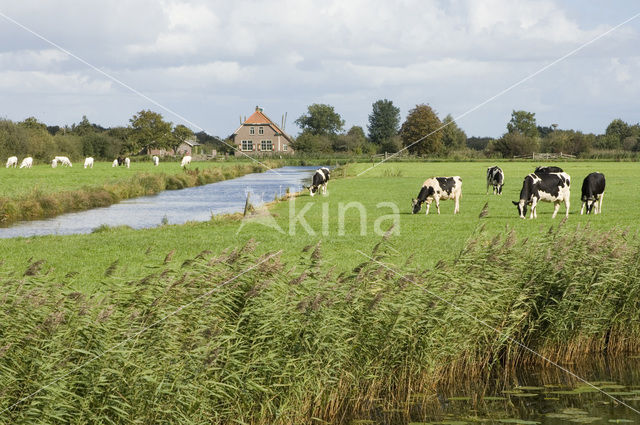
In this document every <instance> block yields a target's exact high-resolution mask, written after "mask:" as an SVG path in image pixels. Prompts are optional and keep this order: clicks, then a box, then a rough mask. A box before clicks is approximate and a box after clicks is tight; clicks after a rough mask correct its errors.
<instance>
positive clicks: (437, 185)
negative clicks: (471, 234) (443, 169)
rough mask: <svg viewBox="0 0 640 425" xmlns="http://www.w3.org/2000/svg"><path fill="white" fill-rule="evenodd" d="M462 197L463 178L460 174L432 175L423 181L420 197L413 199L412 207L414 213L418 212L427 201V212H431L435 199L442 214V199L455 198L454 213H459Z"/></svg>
mask: <svg viewBox="0 0 640 425" xmlns="http://www.w3.org/2000/svg"><path fill="white" fill-rule="evenodd" d="M460 198H462V179H461V178H460V177H459V176H454V177H432V178H430V179H427V180H426V181H425V182H424V183H422V188H421V189H420V193H418V197H417V198H416V199H412V200H411V208H412V210H413V213H414V214H418V213H419V212H420V209H421V208H422V204H423V203H425V202H426V204H427V212H426V214H429V207H430V206H431V202H433V201H434V200H435V201H436V208H437V209H438V214H440V200H441V199H442V200H445V199H453V200H454V201H455V202H456V206H455V208H454V210H453V213H454V214H457V213H459V212H460Z"/></svg>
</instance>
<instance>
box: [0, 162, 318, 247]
mask: <svg viewBox="0 0 640 425" xmlns="http://www.w3.org/2000/svg"><path fill="white" fill-rule="evenodd" d="M317 168H318V167H317V166H314V167H282V168H278V169H276V170H274V171H272V170H269V171H266V172H264V173H255V174H247V175H245V176H243V177H239V178H237V179H232V180H225V181H222V182H218V183H211V184H208V185H204V186H198V187H191V188H188V189H181V190H167V191H164V192H161V193H159V194H157V195H153V196H144V197H140V198H134V199H127V200H125V201H122V202H120V203H118V204H114V205H111V206H109V207H106V208H95V209H92V210H87V211H82V212H77V213H70V214H63V215H60V216H57V217H54V218H50V219H46V220H34V221H25V222H20V223H17V224H15V225H13V226H10V227H7V228H1V229H0V238H13V237H19V236H34V235H52V234H56V235H69V234H75V233H91V231H92V230H93V229H95V228H96V227H99V226H100V225H103V224H106V225H108V226H121V225H126V226H130V227H132V228H134V229H142V228H149V227H156V226H159V225H160V224H162V223H169V224H183V223H186V222H187V221H208V220H210V219H211V216H212V215H214V214H227V213H234V212H242V211H243V209H244V205H245V201H246V198H247V193H251V195H250V196H251V198H250V199H251V203H252V204H253V205H254V206H259V205H261V204H262V203H264V202H270V201H272V200H273V199H274V197H275V195H276V194H277V195H278V196H282V195H284V194H285V193H286V190H287V188H288V189H289V190H290V191H291V192H297V191H300V190H302V188H303V184H308V180H309V179H310V177H311V175H312V173H313V171H315V170H316V169H317Z"/></svg>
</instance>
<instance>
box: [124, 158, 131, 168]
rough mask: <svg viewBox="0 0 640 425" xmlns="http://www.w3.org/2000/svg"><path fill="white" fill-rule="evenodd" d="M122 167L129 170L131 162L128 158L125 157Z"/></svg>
mask: <svg viewBox="0 0 640 425" xmlns="http://www.w3.org/2000/svg"><path fill="white" fill-rule="evenodd" d="M124 166H125V167H127V168H129V167H130V166H131V160H130V159H129V157H126V158H125V159H124Z"/></svg>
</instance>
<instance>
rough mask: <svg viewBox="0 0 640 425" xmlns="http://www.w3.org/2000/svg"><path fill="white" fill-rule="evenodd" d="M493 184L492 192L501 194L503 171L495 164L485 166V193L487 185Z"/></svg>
mask: <svg viewBox="0 0 640 425" xmlns="http://www.w3.org/2000/svg"><path fill="white" fill-rule="evenodd" d="M490 186H493V194H494V195H495V194H498V195H502V186H504V171H502V169H501V168H500V167H498V166H497V165H494V166H493V167H489V168H487V193H489V187H490Z"/></svg>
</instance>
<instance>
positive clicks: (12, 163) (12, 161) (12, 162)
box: [5, 156, 18, 168]
mask: <svg viewBox="0 0 640 425" xmlns="http://www.w3.org/2000/svg"><path fill="white" fill-rule="evenodd" d="M17 165H18V157H17V156H10V157H9V158H7V166H6V167H5V168H9V167H13V168H16V166H17Z"/></svg>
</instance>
